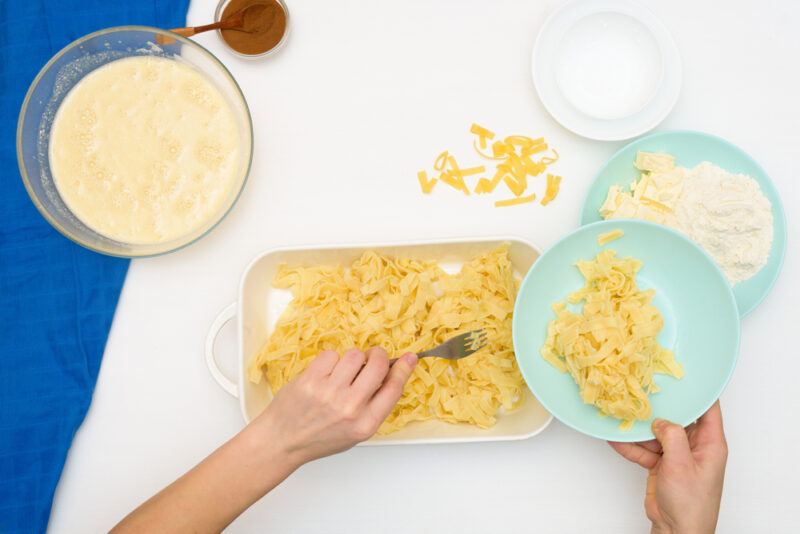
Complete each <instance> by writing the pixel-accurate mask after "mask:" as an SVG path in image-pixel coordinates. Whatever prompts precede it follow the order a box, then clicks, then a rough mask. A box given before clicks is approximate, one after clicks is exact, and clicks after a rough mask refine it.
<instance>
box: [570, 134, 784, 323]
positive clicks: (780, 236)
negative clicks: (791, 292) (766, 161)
mask: <svg viewBox="0 0 800 534" xmlns="http://www.w3.org/2000/svg"><path fill="white" fill-rule="evenodd" d="M640 150H642V151H645V152H665V153H667V154H671V155H673V156H675V164H676V165H680V166H682V167H687V168H688V167H694V166H695V165H697V164H699V163H702V162H704V161H709V162H711V163H713V164H715V165H718V166H719V167H722V168H723V169H725V170H727V171H729V172H732V173H741V174H747V175H749V176H750V177H751V178H753V179H754V180H755V181H756V182H758V185H759V187H761V191H762V192H763V193H764V196H766V197H767V199H768V200H769V201H770V203H771V204H772V219H773V228H774V233H773V239H772V248H771V250H770V254H769V259H768V260H767V264H766V265H765V266H764V267H763V268H762V269H761V270H760V271H758V272H757V273H756V274H755V275H754V276H752V277H751V278H749V279H747V280H744V281H743V282H739V283H738V284H736V285H734V286H733V294H734V295H735V297H736V304H737V305H738V307H739V313H740V315H741V316H742V317H744V316H745V315H747V314H748V313H750V312H751V311H753V310H754V309H755V308H756V306H758V305H759V304H761V302H762V301H763V300H764V298H766V296H767V294H768V293H769V292H770V290H771V289H772V286H773V285H774V284H775V281H776V280H777V279H778V275H779V274H780V271H781V267H782V265H783V258H784V255H785V253H786V215H785V213H784V211H783V205H782V203H781V199H780V196H779V195H778V191H777V189H776V188H775V184H773V183H772V180H770V178H769V176H768V175H767V173H766V172H765V171H764V169H763V168H761V166H760V165H759V164H758V163H757V162H756V161H755V160H754V159H753V158H751V157H750V156H749V155H748V154H747V153H746V152H744V151H743V150H742V149H740V148H739V147H737V146H736V145H734V144H732V143H730V142H728V141H726V140H724V139H722V138H720V137H717V136H714V135H710V134H706V133H702V132H693V131H688V130H676V131H667V132H658V133H654V134H650V135H647V136H644V137H641V138H639V139H637V140H635V141H633V142H632V143H630V144H628V145H626V146H625V147H623V148H622V149H621V150H620V151H619V152H617V153H616V154H614V155H613V156H611V159H609V160H608V162H606V164H605V165H603V167H602V168H601V169H600V171H599V172H598V173H597V175H596V176H595V178H594V182H593V183H592V185H591V187H590V189H589V193H588V195H587V196H586V200H585V201H584V203H583V208H582V210H581V224H588V223H591V222H595V221H600V220H602V217H601V216H600V212H599V209H600V206H602V205H603V202H604V201H605V199H606V195H607V194H608V189H609V187H611V186H612V185H619V186H621V187H624V188H625V189H626V190H627V189H628V187H629V186H630V184H631V182H633V181H635V180H638V179H639V171H638V170H637V169H636V168H635V167H634V166H633V161H634V160H635V159H636V153H637V152H638V151H640Z"/></svg>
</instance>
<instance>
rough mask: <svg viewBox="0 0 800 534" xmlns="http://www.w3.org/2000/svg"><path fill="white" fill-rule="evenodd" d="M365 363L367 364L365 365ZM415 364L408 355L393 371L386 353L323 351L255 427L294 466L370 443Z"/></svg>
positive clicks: (400, 360) (259, 419)
mask: <svg viewBox="0 0 800 534" xmlns="http://www.w3.org/2000/svg"><path fill="white" fill-rule="evenodd" d="M365 362H366V363H365ZM416 364H417V357H416V355H414V354H411V353H408V354H404V355H403V356H402V357H401V358H400V359H399V360H398V361H397V362H396V363H395V364H394V365H392V366H391V367H389V359H388V355H387V354H386V351H385V350H383V349H381V348H377V347H374V348H371V349H369V350H368V351H367V352H366V353H364V352H362V351H360V350H357V349H350V350H348V351H347V352H345V353H344V355H343V356H342V358H341V359H339V355H338V354H337V353H336V352H334V351H323V352H321V353H320V354H319V356H317V357H316V359H314V361H312V362H311V364H310V365H309V366H308V368H307V369H306V370H305V371H304V372H303V373H302V374H301V375H300V376H298V377H297V378H296V379H294V380H292V381H291V382H289V383H288V384H286V386H284V387H283V388H282V389H281V390H280V391H279V392H278V394H277V395H276V396H275V398H274V399H273V400H272V402H271V403H270V405H269V406H268V407H267V409H266V410H265V411H264V412H263V413H262V414H261V415H260V416H259V417H258V418H256V420H255V421H253V424H254V425H255V426H260V427H261V428H263V429H264V430H265V431H266V432H267V433H268V438H267V439H269V440H271V441H272V442H273V443H274V444H275V445H278V446H279V447H280V449H281V450H282V451H283V453H284V454H285V455H286V456H287V457H288V458H289V459H291V461H292V462H294V463H296V465H301V464H303V463H306V462H309V461H311V460H315V459H317V458H321V457H323V456H329V455H331V454H335V453H337V452H342V451H344V450H347V449H349V448H350V447H352V446H353V445H355V444H356V443H359V442H361V441H364V440H366V439H369V438H370V437H371V436H372V435H373V434H374V433H375V432H376V431H377V430H378V427H379V426H380V425H381V423H383V421H384V419H386V417H387V416H388V415H389V413H391V411H392V408H394V406H395V404H396V403H397V401H398V400H399V399H400V396H401V395H402V393H403V387H404V386H405V383H406V382H407V381H408V378H409V377H410V376H411V372H412V371H413V370H414V367H415V366H416Z"/></svg>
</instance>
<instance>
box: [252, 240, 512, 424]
mask: <svg viewBox="0 0 800 534" xmlns="http://www.w3.org/2000/svg"><path fill="white" fill-rule="evenodd" d="M273 285H274V286H275V287H277V288H285V289H289V290H290V291H291V292H292V297H293V299H292V301H291V302H290V303H289V305H288V307H287V309H286V311H284V313H283V314H282V315H281V317H280V318H279V319H278V323H277V325H276V327H275V330H274V332H273V333H272V335H271V336H270V338H269V340H268V341H267V343H266V345H265V346H264V348H263V349H262V350H261V352H260V353H259V354H258V355H257V356H256V357H255V358H254V360H253V361H252V362H251V364H250V367H249V370H248V376H249V378H250V380H251V381H253V382H256V383H258V382H260V381H261V379H262V377H263V376H266V378H267V381H268V382H269V384H270V385H271V386H272V388H273V390H274V391H278V390H279V389H280V388H282V387H283V386H284V385H286V383H287V382H288V381H289V380H291V379H292V378H294V377H295V376H297V375H298V374H299V373H301V372H302V371H303V370H304V369H305V368H306V366H308V364H309V363H310V362H311V360H312V359H313V358H314V357H315V356H316V355H317V354H318V353H319V352H320V351H322V350H329V349H330V350H337V351H339V352H340V353H341V352H343V351H344V350H347V349H348V348H351V347H362V348H367V347H372V346H381V347H383V348H385V349H386V350H387V352H389V355H390V357H398V356H400V355H402V354H404V353H405V352H421V351H423V350H426V349H429V348H432V347H434V346H436V345H438V344H439V343H442V342H444V341H446V340H447V339H449V338H451V337H453V336H456V335H458V334H462V333H465V332H469V331H470V330H476V329H480V328H483V329H484V330H486V333H487V334H488V341H489V343H488V345H487V346H486V347H485V348H483V349H481V350H480V351H478V352H476V353H475V354H473V355H472V356H469V357H468V358H465V359H463V360H459V361H448V360H444V359H442V358H423V359H421V360H420V362H419V364H418V365H417V368H416V369H415V370H414V373H413V374H412V376H411V379H410V380H409V382H408V384H407V385H406V388H405V391H404V392H403V396H402V397H401V399H400V401H399V403H398V404H397V406H396V407H395V409H394V410H393V411H392V413H391V414H390V415H389V417H388V418H387V419H386V421H385V422H384V423H383V425H382V426H381V428H380V430H379V433H381V434H388V433H391V432H394V431H396V430H399V429H400V428H402V427H404V426H405V425H407V424H408V423H410V422H412V421H423V420H426V419H434V418H435V419H440V420H443V421H447V422H451V423H456V422H465V423H470V424H473V425H477V426H479V427H482V428H486V427H489V426H492V425H493V424H494V423H495V421H496V415H497V413H498V411H500V410H501V409H503V410H505V411H511V410H514V409H516V408H518V407H520V406H521V405H522V403H523V402H524V399H525V389H524V388H525V384H524V381H523V379H522V376H521V374H520V372H519V369H518V368H517V363H516V360H515V358H514V351H513V346H512V340H511V316H512V312H513V309H514V300H515V298H516V293H517V289H518V286H519V282H518V281H517V280H516V278H515V277H514V274H513V267H512V265H511V260H510V259H509V256H508V247H507V246H503V247H500V248H498V249H496V250H494V251H492V252H489V253H486V254H484V255H482V256H479V257H477V258H475V259H473V260H471V261H469V262H467V263H465V264H464V266H463V267H462V269H461V272H459V273H457V274H453V275H450V274H447V273H445V272H444V271H443V270H442V269H441V268H440V267H439V266H438V265H437V264H436V263H434V262H426V261H416V260H413V259H405V258H391V257H388V256H383V255H380V254H376V253H373V252H367V253H365V254H364V255H363V256H362V257H361V258H359V259H358V260H356V261H354V262H353V263H352V264H351V265H350V266H349V267H348V268H344V267H342V266H329V267H288V266H285V265H284V266H282V267H281V268H280V270H279V271H278V274H277V276H276V278H275V281H274V284H273Z"/></svg>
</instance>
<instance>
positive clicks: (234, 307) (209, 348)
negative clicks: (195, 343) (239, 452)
mask: <svg viewBox="0 0 800 534" xmlns="http://www.w3.org/2000/svg"><path fill="white" fill-rule="evenodd" d="M514 241H516V242H519V243H522V244H524V245H526V246H528V247H530V248H531V249H532V250H534V251H535V252H536V254H537V258H538V256H541V254H542V249H541V248H540V247H538V246H536V245H534V244H533V243H531V242H530V241H529V240H528V239H525V238H522V237H519V236H513V235H504V236H481V237H473V238H444V239H426V240H417V241H389V242H374V243H342V244H321V245H297V246H285V247H274V248H271V249H268V250H266V251H264V252H262V253H260V254H258V255H257V256H255V257H254V258H253V259H252V260H251V261H250V262H249V263H248V265H247V267H246V268H245V270H244V271H243V273H242V276H241V278H240V282H239V288H238V300H237V301H236V302H233V303H231V304H229V305H227V306H225V308H223V309H222V311H220V312H219V313H218V314H217V316H216V318H215V319H214V321H213V322H212V323H211V325H210V327H209V330H208V333H207V335H206V339H205V350H204V354H205V361H206V366H207V367H208V370H209V373H210V374H211V377H212V378H213V379H214V381H215V382H216V383H217V384H218V385H219V386H220V387H221V388H222V389H223V390H224V391H225V392H227V393H228V394H229V395H231V396H233V397H235V398H237V399H238V401H239V409H240V411H241V414H242V418H243V419H244V421H245V422H247V421H248V415H247V408H246V406H245V400H246V399H245V395H240V390H241V387H240V385H241V384H242V382H243V380H246V376H245V374H246V372H245V359H244V354H242V347H243V344H244V339H243V337H244V332H243V322H242V321H241V319H240V321H239V324H238V325H237V338H236V339H237V345H238V346H237V351H238V353H239V354H238V356H237V368H238V370H237V381H236V382H234V381H233V380H231V379H230V378H229V377H228V376H226V375H225V373H223V372H222V370H221V369H220V368H219V366H218V364H217V361H216V354H215V350H214V345H215V342H216V339H217V336H218V335H219V333H220V331H221V330H222V329H223V328H224V327H225V326H226V325H227V324H228V323H229V322H230V321H231V320H233V319H234V318H237V317H238V318H241V317H243V313H244V309H243V303H244V299H243V295H244V288H245V284H246V281H247V277H248V273H249V272H250V271H251V270H252V269H253V267H254V266H255V265H256V264H257V263H258V262H259V261H261V260H262V259H264V258H265V257H266V256H269V255H272V254H276V253H280V252H301V251H309V250H328V251H330V250H337V249H381V248H393V247H399V248H402V247H412V246H430V245H457V244H476V243H492V242H514ZM527 394H528V396H529V398H528V401H529V402H530V401H531V400H533V401H534V402H537V403H538V400H537V399H536V397H535V396H534V395H533V393H531V392H530V391H527ZM546 413H547V418H546V419H545V421H544V422H543V423H542V424H541V425H540V426H539V427H537V428H534V429H532V430H531V431H530V432H527V433H524V434H518V435H505V436H503V435H499V436H498V435H494V436H483V437H480V436H478V437H459V438H410V439H385V438H384V439H381V440H379V441H376V440H368V441H365V442H363V443H360V444H359V445H364V446H376V445H416V444H437V443H473V442H485V441H515V440H523V439H528V438H531V437H533V436H536V435H537V434H539V433H541V432H542V431H544V430H545V429H546V428H547V427H548V426H549V425H550V423H551V422H552V421H553V415H552V414H550V413H549V412H546Z"/></svg>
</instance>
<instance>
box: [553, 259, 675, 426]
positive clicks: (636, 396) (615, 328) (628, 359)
mask: <svg viewBox="0 0 800 534" xmlns="http://www.w3.org/2000/svg"><path fill="white" fill-rule="evenodd" d="M577 266H578V269H579V270H580V272H581V274H582V275H583V277H584V278H585V279H586V285H584V287H583V288H582V289H580V290H578V291H576V292H574V293H572V294H571V295H569V297H568V299H567V301H568V302H569V303H570V304H578V303H580V302H583V310H582V311H581V312H580V313H574V312H572V311H570V310H569V309H567V305H566V304H565V303H564V302H557V303H555V304H553V311H555V313H556V318H555V319H554V320H552V321H550V323H549V324H548V325H547V339H546V341H545V343H544V346H543V347H542V349H541V354H542V357H543V358H544V359H545V360H547V361H548V362H550V364H552V365H553V366H554V367H556V368H557V369H558V370H559V371H561V372H567V371H569V373H570V375H572V378H573V380H575V383H576V384H577V385H578V388H579V389H580V396H581V400H583V402H585V403H586V404H594V405H595V406H597V408H598V409H599V411H600V414H601V415H611V416H614V417H616V418H618V419H621V420H622V422H621V423H620V428H622V429H623V430H628V429H630V428H631V427H632V426H633V423H634V422H635V421H637V420H640V421H644V420H647V419H649V418H650V417H651V415H652V408H651V406H650V399H649V398H648V395H649V394H650V393H655V392H657V391H658V385H657V384H656V383H655V381H654V380H653V375H654V374H655V373H662V374H667V375H671V376H673V377H675V378H681V377H682V376H683V367H682V366H681V364H679V363H678V362H677V361H675V355H674V354H673V353H672V351H671V350H667V349H665V348H664V347H662V346H661V345H660V344H659V343H658V341H657V340H656V337H657V336H658V334H659V332H661V329H662V327H663V326H664V319H663V318H662V316H661V312H659V310H658V308H656V307H655V306H653V304H652V300H653V297H654V296H655V291H654V290H652V289H648V290H646V291H642V290H641V289H639V287H638V286H637V284H636V273H638V272H639V269H640V268H641V267H642V262H640V261H639V260H636V259H633V258H617V257H616V254H615V252H614V251H613V250H611V249H607V250H604V251H602V252H600V253H599V254H598V255H597V257H596V258H594V259H593V260H583V261H579V262H578V263H577Z"/></svg>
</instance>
